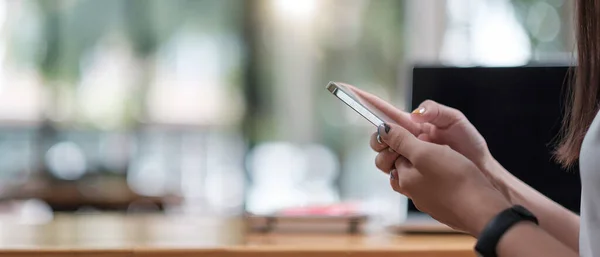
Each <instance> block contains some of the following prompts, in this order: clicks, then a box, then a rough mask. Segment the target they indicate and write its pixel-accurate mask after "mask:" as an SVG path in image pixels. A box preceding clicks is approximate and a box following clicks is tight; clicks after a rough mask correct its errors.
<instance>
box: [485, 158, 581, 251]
mask: <svg viewBox="0 0 600 257" xmlns="http://www.w3.org/2000/svg"><path fill="white" fill-rule="evenodd" d="M494 162H495V161H494ZM492 168H493V169H502V172H496V174H501V175H499V177H498V178H496V179H498V180H499V181H500V182H498V184H501V187H502V188H503V191H505V192H504V194H505V195H506V196H507V197H508V198H509V201H510V202H511V203H512V204H520V205H523V206H525V207H526V208H527V209H528V210H530V211H531V212H532V213H534V214H535V215H536V217H537V218H538V220H539V224H540V227H541V228H542V229H544V230H545V231H546V232H548V234H550V235H551V236H553V237H554V238H556V239H557V240H558V241H560V242H562V243H563V244H564V245H566V246H568V247H569V248H571V249H573V250H574V251H575V252H579V216H578V215H576V214H575V213H573V212H571V211H569V210H568V209H566V208H564V207H562V206H561V205H559V204H557V203H556V202H554V201H552V200H551V199H549V198H548V197H546V196H544V195H543V194H542V193H540V192H538V191H537V190H535V189H533V188H532V187H530V186H529V185H527V184H525V183H524V182H523V181H521V180H519V179H518V178H516V177H515V176H513V175H512V174H510V173H509V172H506V171H505V170H504V168H503V167H502V166H501V165H500V164H499V163H497V162H495V164H492Z"/></svg>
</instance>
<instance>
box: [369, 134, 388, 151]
mask: <svg viewBox="0 0 600 257" xmlns="http://www.w3.org/2000/svg"><path fill="white" fill-rule="evenodd" d="M377 135H378V134H377V132H375V133H373V135H371V140H370V141H369V145H370V146H371V148H372V149H373V150H374V151H375V152H381V151H383V150H385V149H387V148H388V145H387V144H386V143H384V142H383V141H382V140H381V138H380V139H379V140H377ZM380 141H381V142H380Z"/></svg>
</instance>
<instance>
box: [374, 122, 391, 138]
mask: <svg viewBox="0 0 600 257" xmlns="http://www.w3.org/2000/svg"><path fill="white" fill-rule="evenodd" d="M382 129H383V131H384V132H385V134H386V135H387V134H388V133H390V129H392V128H391V127H390V125H388V124H385V123H383V124H381V125H379V127H377V133H379V134H380V135H381V134H383V132H382V131H381V130H382Z"/></svg>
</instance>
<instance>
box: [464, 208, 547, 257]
mask: <svg viewBox="0 0 600 257" xmlns="http://www.w3.org/2000/svg"><path fill="white" fill-rule="evenodd" d="M522 221H528V222H533V223H535V224H536V225H537V224H538V220H537V218H536V217H535V216H534V215H533V213H531V212H530V211H528V210H527V209H525V207H523V206H520V205H515V206H513V207H511V208H508V209H506V210H504V211H502V212H500V213H499V214H498V215H496V216H495V217H494V218H493V219H492V220H491V221H490V222H489V223H488V224H487V225H486V226H485V228H484V229H483V231H482V232H481V234H480V235H479V238H478V239H477V244H475V252H476V253H477V255H478V256H482V257H497V256H498V255H497V254H496V247H497V246H498V242H500V239H501V238H502V236H503V235H504V233H506V231H508V230H509V229H510V228H511V227H512V226H514V225H515V224H517V223H519V222H522Z"/></svg>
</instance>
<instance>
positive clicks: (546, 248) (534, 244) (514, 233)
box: [496, 222, 578, 257]
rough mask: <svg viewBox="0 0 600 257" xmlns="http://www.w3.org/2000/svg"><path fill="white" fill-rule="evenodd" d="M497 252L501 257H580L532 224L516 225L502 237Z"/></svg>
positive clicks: (522, 223)
mask: <svg viewBox="0 0 600 257" xmlns="http://www.w3.org/2000/svg"><path fill="white" fill-rule="evenodd" d="M496 251H497V254H498V256H499V257H505V256H506V257H508V256H510V257H521V256H523V257H525V256H527V257H529V256H547V257H552V256H560V257H569V256H578V254H577V253H576V252H575V251H574V250H573V249H571V248H569V247H567V246H565V245H564V244H563V243H561V242H559V241H558V240H557V239H556V238H555V237H553V236H550V234H549V233H548V232H547V231H546V230H543V229H541V228H540V227H538V226H536V225H535V224H533V223H530V222H521V223H519V224H516V225H515V226H514V227H512V228H511V229H510V230H508V231H507V232H506V234H504V236H502V239H500V242H498V246H497V247H496Z"/></svg>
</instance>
